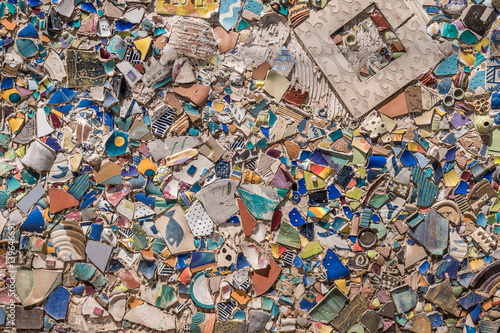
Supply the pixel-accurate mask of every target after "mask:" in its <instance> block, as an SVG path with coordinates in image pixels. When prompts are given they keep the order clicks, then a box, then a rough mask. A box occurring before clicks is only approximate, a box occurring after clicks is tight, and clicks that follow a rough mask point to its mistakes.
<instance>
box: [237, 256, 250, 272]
mask: <svg viewBox="0 0 500 333" xmlns="http://www.w3.org/2000/svg"><path fill="white" fill-rule="evenodd" d="M249 266H250V263H249V262H248V260H247V258H246V257H245V255H244V254H243V252H240V253H238V258H237V259H236V269H242V268H245V267H249Z"/></svg>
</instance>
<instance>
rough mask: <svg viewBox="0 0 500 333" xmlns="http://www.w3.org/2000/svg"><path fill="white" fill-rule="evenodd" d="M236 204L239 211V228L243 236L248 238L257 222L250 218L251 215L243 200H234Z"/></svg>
mask: <svg viewBox="0 0 500 333" xmlns="http://www.w3.org/2000/svg"><path fill="white" fill-rule="evenodd" d="M236 202H237V203H238V208H239V210H240V216H241V226H242V227H243V231H244V232H245V236H247V237H250V235H251V234H252V231H253V229H255V227H256V226H257V221H256V220H255V218H254V217H253V216H252V214H250V212H249V211H248V209H247V207H246V206H245V204H244V203H243V200H241V199H240V198H238V199H236Z"/></svg>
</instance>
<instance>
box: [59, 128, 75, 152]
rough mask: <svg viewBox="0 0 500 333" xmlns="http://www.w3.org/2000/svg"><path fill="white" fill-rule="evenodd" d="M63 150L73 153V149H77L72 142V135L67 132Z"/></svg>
mask: <svg viewBox="0 0 500 333" xmlns="http://www.w3.org/2000/svg"><path fill="white" fill-rule="evenodd" d="M62 148H63V149H64V150H67V151H71V150H73V148H75V145H74V144H73V142H72V141H71V133H69V132H67V131H64V135H63V141H62Z"/></svg>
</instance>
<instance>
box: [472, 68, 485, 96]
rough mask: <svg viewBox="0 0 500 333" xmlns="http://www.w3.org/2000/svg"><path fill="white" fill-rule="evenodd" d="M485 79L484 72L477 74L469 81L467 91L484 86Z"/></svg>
mask: <svg viewBox="0 0 500 333" xmlns="http://www.w3.org/2000/svg"><path fill="white" fill-rule="evenodd" d="M485 78H486V71H479V72H477V73H476V74H475V75H474V76H473V77H472V78H471V79H470V80H469V89H471V90H472V91H475V90H476V89H477V88H479V87H482V88H484V86H485Z"/></svg>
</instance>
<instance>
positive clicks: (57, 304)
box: [43, 286, 70, 320]
mask: <svg viewBox="0 0 500 333" xmlns="http://www.w3.org/2000/svg"><path fill="white" fill-rule="evenodd" d="M69 297H70V292H69V291H68V290H66V288H64V287H63V286H59V287H57V288H56V290H54V292H53V293H52V294H50V296H49V297H48V299H47V302H46V303H45V305H44V306H43V310H44V311H45V312H46V313H47V314H48V315H49V316H51V317H52V318H54V319H55V320H63V319H66V312H67V311H68V302H69Z"/></svg>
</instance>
